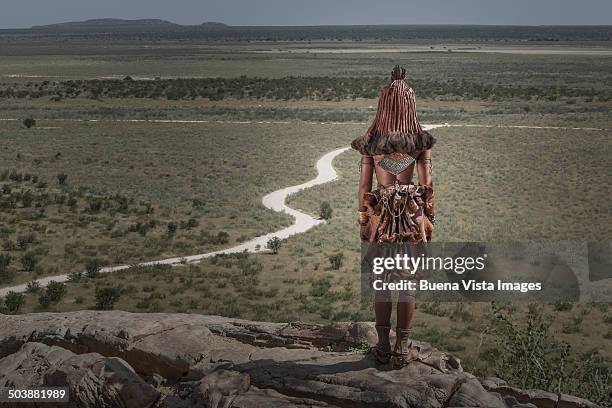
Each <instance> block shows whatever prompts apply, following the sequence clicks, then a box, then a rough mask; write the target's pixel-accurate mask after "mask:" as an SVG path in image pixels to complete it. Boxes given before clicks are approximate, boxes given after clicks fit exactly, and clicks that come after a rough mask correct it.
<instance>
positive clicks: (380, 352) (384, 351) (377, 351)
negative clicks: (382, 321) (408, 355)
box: [370, 325, 391, 364]
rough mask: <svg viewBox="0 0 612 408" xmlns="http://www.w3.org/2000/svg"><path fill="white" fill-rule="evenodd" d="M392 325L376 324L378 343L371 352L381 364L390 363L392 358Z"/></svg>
mask: <svg viewBox="0 0 612 408" xmlns="http://www.w3.org/2000/svg"><path fill="white" fill-rule="evenodd" d="M390 331H391V327H390V326H380V325H376V334H378V343H377V344H376V345H375V346H374V347H372V348H371V349H370V353H372V354H373V355H374V358H375V359H376V362H377V363H379V364H389V360H390V359H391V343H389V332H390Z"/></svg>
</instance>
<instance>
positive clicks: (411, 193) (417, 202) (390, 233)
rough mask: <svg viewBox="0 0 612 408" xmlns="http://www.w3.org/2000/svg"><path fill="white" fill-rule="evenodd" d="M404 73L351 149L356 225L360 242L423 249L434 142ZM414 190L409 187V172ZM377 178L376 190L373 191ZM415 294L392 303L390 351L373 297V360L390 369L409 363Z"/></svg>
mask: <svg viewBox="0 0 612 408" xmlns="http://www.w3.org/2000/svg"><path fill="white" fill-rule="evenodd" d="M405 76H406V70H405V69H404V68H400V67H399V66H396V67H395V68H394V69H393V71H392V73H391V80H392V82H391V83H390V84H389V85H387V86H385V87H384V88H383V89H382V90H381V92H380V95H379V100H378V109H377V112H376V118H375V119H374V123H372V126H370V128H369V129H368V131H367V132H366V133H365V134H364V135H363V136H361V137H358V138H357V139H355V140H354V141H353V142H352V144H351V146H352V147H353V148H354V149H356V150H357V151H359V152H360V153H361V154H362V156H361V166H360V167H361V176H360V181H359V194H358V202H359V224H360V228H361V238H362V240H367V241H369V242H372V243H387V242H390V243H426V242H429V240H430V239H431V232H432V229H433V223H434V194H433V183H432V165H431V154H430V148H431V147H432V146H433V144H434V143H435V139H434V138H433V136H431V135H430V134H429V133H428V132H426V131H424V130H423V129H422V127H421V124H420V123H419V120H418V119H417V115H416V99H415V95H414V92H413V90H412V89H411V88H410V87H409V86H408V85H406V83H405V82H404V78H405ZM415 167H416V171H417V174H418V180H419V184H418V185H414V184H412V182H411V181H412V175H413V172H414V169H415ZM374 173H375V174H376V181H377V189H376V190H375V191H371V190H372V177H373V174H374ZM394 272H395V275H394V276H389V275H387V276H385V279H386V280H392V279H398V278H402V279H405V278H410V276H411V274H410V273H409V272H410V271H399V276H398V275H397V272H398V271H394ZM414 305H415V299H414V292H401V293H400V295H399V296H398V301H397V327H396V342H395V346H394V348H393V351H392V350H391V344H390V341H389V332H390V330H391V309H392V302H391V294H390V293H389V292H381V291H377V292H376V296H375V302H374V312H375V315H376V331H377V334H378V343H377V345H376V346H375V347H373V348H372V350H371V351H372V353H373V354H374V356H375V358H376V360H377V361H378V362H379V363H382V364H386V363H389V362H391V363H392V365H393V367H394V368H401V367H404V366H405V365H407V364H408V363H409V362H410V361H412V357H411V355H410V353H411V350H410V345H411V344H410V340H409V339H410V330H411V322H412V315H413V313H414Z"/></svg>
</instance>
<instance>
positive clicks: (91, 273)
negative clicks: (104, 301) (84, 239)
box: [85, 258, 104, 279]
mask: <svg viewBox="0 0 612 408" xmlns="http://www.w3.org/2000/svg"><path fill="white" fill-rule="evenodd" d="M103 267H104V262H103V261H102V260H100V259H98V258H93V259H90V260H89V261H87V263H86V264H85V275H86V276H87V277H88V278H90V279H95V278H97V277H98V276H99V275H100V270H101V269H102V268H103Z"/></svg>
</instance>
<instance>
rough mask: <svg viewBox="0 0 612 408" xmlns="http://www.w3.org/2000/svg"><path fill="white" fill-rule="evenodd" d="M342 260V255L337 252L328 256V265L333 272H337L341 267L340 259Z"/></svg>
mask: <svg viewBox="0 0 612 408" xmlns="http://www.w3.org/2000/svg"><path fill="white" fill-rule="evenodd" d="M343 258H344V254H343V253H342V252H338V253H337V254H333V255H330V256H328V258H327V259H328V260H329V264H330V265H331V268H332V269H333V270H338V269H340V268H341V267H342V259H343Z"/></svg>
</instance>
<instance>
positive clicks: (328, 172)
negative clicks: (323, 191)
mask: <svg viewBox="0 0 612 408" xmlns="http://www.w3.org/2000/svg"><path fill="white" fill-rule="evenodd" d="M348 149H349V147H342V148H340V149H336V150H332V151H331V152H329V153H326V154H324V155H323V156H322V157H321V158H320V159H319V160H318V161H317V164H316V167H317V173H318V175H317V177H315V178H314V179H312V180H310V181H307V182H306V183H303V184H298V185H295V186H290V187H286V188H283V189H280V190H276V191H274V192H272V193H270V194H268V195H266V196H264V197H263V199H262V200H261V201H262V203H263V205H264V206H265V207H266V208H269V209H271V210H273V211H276V212H286V213H287V214H289V215H291V216H293V217H294V218H295V222H294V223H293V224H292V225H290V226H289V227H286V228H283V229H281V230H278V231H274V232H271V233H269V234H266V235H261V236H258V237H255V238H253V239H251V240H249V241H247V242H244V243H242V244H240V245H236V246H233V247H230V248H226V249H221V250H218V251H213V252H206V253H203V254H197V255H190V256H182V257H174V258H167V259H160V260H156V261H149V262H142V263H139V264H137V265H141V266H146V265H155V264H164V265H179V264H183V263H197V262H199V261H200V260H202V259H204V258H208V257H211V256H214V255H218V254H229V253H236V252H243V251H247V252H263V251H267V249H265V247H266V243H267V242H268V240H269V239H270V238H272V237H278V238H280V239H285V238H288V237H290V236H291V235H295V234H300V233H302V232H306V231H308V230H309V229H311V228H313V227H314V226H316V225H319V224H322V223H324V222H325V221H324V220H321V219H317V218H314V217H312V216H311V215H309V214H306V213H303V212H301V211H298V210H295V209H293V208H291V207H289V206H287V204H285V202H286V200H287V197H288V196H289V195H291V194H294V193H297V192H298V191H300V190H303V189H305V188H310V187H314V186H317V185H319V184H324V183H329V182H330V181H333V180H335V179H337V178H338V174H337V173H336V170H335V169H334V167H333V165H332V162H333V160H334V158H336V156H338V155H339V154H341V153H343V152H345V151H347V150H348ZM131 266H134V264H132V265H119V266H112V267H107V268H103V269H102V270H101V272H102V273H108V272H114V271H120V270H123V269H128V268H130V267H131ZM52 280H53V281H56V282H66V281H67V280H68V275H67V274H64V275H57V276H47V277H44V278H40V279H38V283H40V285H41V286H46V285H47V284H48V283H49V282H50V281H52ZM25 290H26V284H21V285H16V286H10V287H6V288H1V289H0V296H4V295H6V294H7V293H8V292H10V291H14V292H24V291H25Z"/></svg>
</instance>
